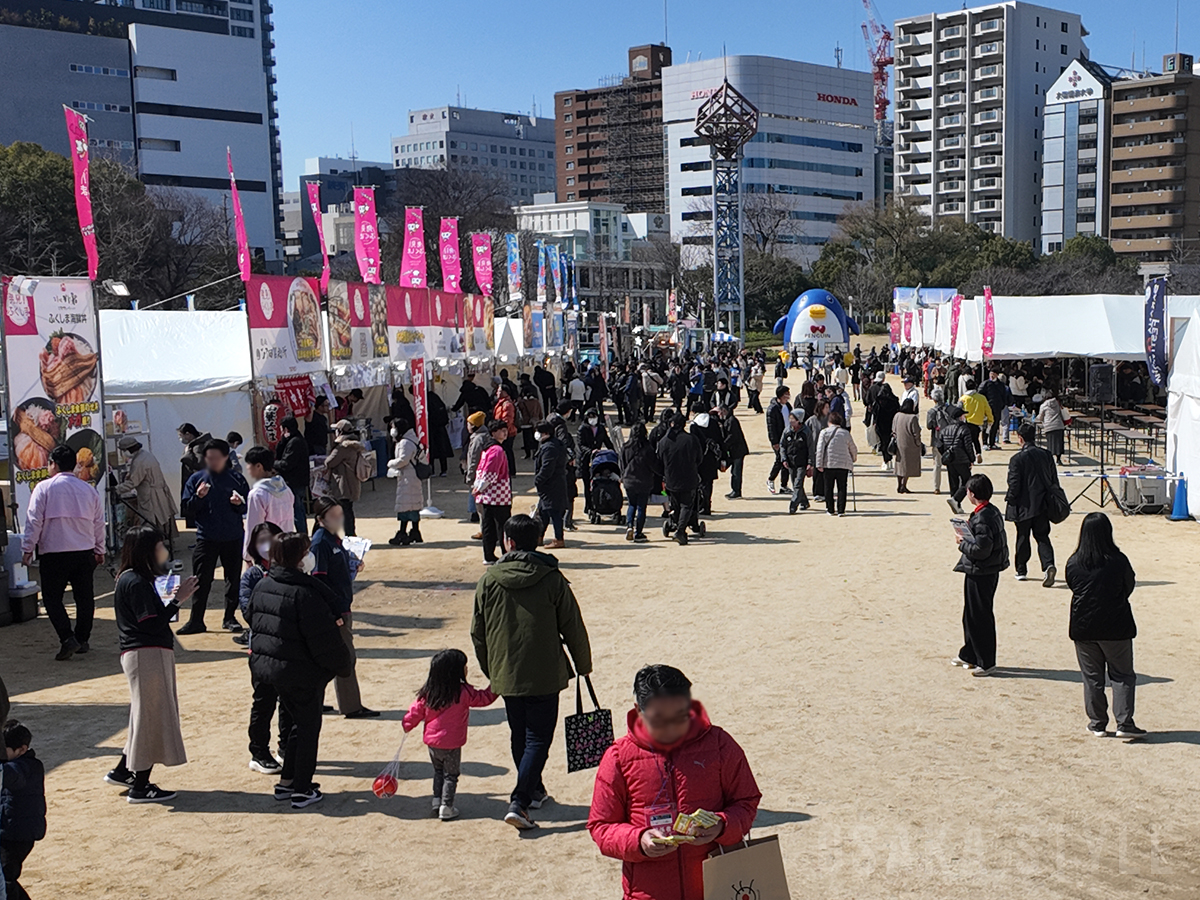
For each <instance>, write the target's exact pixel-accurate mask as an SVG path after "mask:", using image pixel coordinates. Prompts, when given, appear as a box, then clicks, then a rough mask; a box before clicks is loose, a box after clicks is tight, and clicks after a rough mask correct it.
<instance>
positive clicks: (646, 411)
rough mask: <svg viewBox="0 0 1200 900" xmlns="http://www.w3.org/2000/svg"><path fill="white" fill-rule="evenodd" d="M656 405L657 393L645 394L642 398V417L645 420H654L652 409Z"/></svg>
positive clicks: (653, 409)
mask: <svg viewBox="0 0 1200 900" xmlns="http://www.w3.org/2000/svg"><path fill="white" fill-rule="evenodd" d="M657 406H658V395H657V394H647V395H646V396H645V397H643V398H642V418H643V419H644V420H645V421H647V422H653V421H654V411H655V408H656V407H657Z"/></svg>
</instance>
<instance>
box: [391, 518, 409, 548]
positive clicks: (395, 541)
mask: <svg viewBox="0 0 1200 900" xmlns="http://www.w3.org/2000/svg"><path fill="white" fill-rule="evenodd" d="M410 541H411V538H409V536H408V523H407V522H401V523H400V529H399V531H397V532H396V535H395V537H393V538H392V539H391V540H389V541H388V543H389V544H391V545H392V546H393V547H407V546H408V545H409V543H410Z"/></svg>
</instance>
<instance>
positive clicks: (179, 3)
mask: <svg viewBox="0 0 1200 900" xmlns="http://www.w3.org/2000/svg"><path fill="white" fill-rule="evenodd" d="M175 11H176V12H190V13H200V15H202V16H227V15H229V7H228V6H226V4H224V3H222V2H220V0H204V2H197V0H176V3H175Z"/></svg>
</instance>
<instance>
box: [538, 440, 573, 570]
mask: <svg viewBox="0 0 1200 900" xmlns="http://www.w3.org/2000/svg"><path fill="white" fill-rule="evenodd" d="M533 436H534V437H535V438H536V439H537V441H538V451H537V455H536V456H535V457H534V458H533V486H534V487H535V488H537V493H538V518H539V519H540V520H541V523H542V534H543V536H544V535H545V533H546V527H547V526H549V525H553V526H554V540H552V541H550V542H549V543H547V544H546V547H547V548H548V549H552V550H561V549H562V548H563V547H565V546H566V545H567V544H566V541H564V540H563V513H564V512H565V511H566V509H567V450H566V448H565V447H564V446H563V445H562V443H561V442H560V441H559V440H558V438H556V437H555V436H554V427H553V426H552V425H551V424H550V423H549V422H545V421H542V422H538V423H537V424H536V425H534V426H533Z"/></svg>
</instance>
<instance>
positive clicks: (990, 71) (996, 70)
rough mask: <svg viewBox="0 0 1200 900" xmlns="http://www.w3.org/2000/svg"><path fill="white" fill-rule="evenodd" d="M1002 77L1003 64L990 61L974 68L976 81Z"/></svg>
mask: <svg viewBox="0 0 1200 900" xmlns="http://www.w3.org/2000/svg"><path fill="white" fill-rule="evenodd" d="M1003 77H1004V66H1002V65H1001V64H1000V63H992V64H991V65H987V66H979V67H978V68H977V69H976V70H975V79H976V81H991V80H993V79H1000V78H1003Z"/></svg>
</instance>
